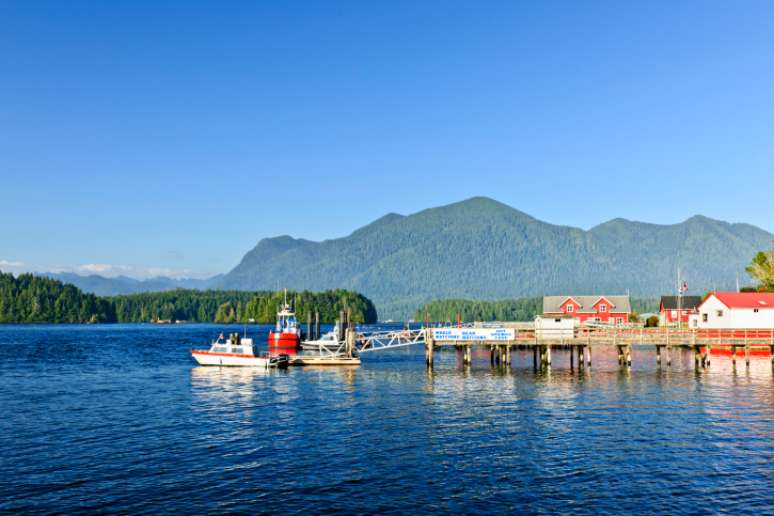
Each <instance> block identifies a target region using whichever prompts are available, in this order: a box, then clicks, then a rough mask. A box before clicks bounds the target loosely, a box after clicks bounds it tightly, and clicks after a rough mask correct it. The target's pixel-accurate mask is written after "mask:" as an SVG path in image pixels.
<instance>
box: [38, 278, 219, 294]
mask: <svg viewBox="0 0 774 516" xmlns="http://www.w3.org/2000/svg"><path fill="white" fill-rule="evenodd" d="M41 276H46V277H48V278H51V279H55V280H59V281H61V282H62V283H70V284H72V285H75V286H76V287H78V288H79V289H81V290H83V291H84V292H90V293H92V294H97V295H98V296H116V295H121V294H137V293H140V292H162V291H165V290H176V289H181V288H183V289H205V288H207V287H208V285H209V284H210V281H211V279H213V280H216V279H217V278H218V276H216V277H214V278H211V279H192V278H183V279H177V278H167V277H165V276H158V277H155V278H148V279H144V280H138V279H134V278H129V277H127V276H116V277H110V278H106V277H104V276H99V275H97V274H89V275H88V276H82V275H80V274H75V273H72V272H47V273H44V274H41Z"/></svg>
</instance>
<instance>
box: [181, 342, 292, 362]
mask: <svg viewBox="0 0 774 516" xmlns="http://www.w3.org/2000/svg"><path fill="white" fill-rule="evenodd" d="M191 356H192V357H193V359H194V360H196V362H197V363H198V364H199V365H203V366H224V367H225V366H236V367H263V368H267V369H268V368H270V367H287V366H288V361H289V358H288V356H287V355H284V354H280V355H270V354H268V353H263V354H260V355H256V354H255V351H254V348H253V339H249V338H246V337H242V338H240V337H239V334H238V333H234V334H232V335H230V336H229V338H228V339H225V338H224V337H223V335H222V334H221V335H220V337H218V339H217V340H216V341H214V342H213V343H212V346H210V349H208V350H205V349H192V350H191Z"/></svg>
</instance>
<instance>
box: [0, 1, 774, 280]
mask: <svg viewBox="0 0 774 516" xmlns="http://www.w3.org/2000/svg"><path fill="white" fill-rule="evenodd" d="M635 4H637V5H635ZM773 163H774V2H771V1H745V2H727V1H722V2H712V1H700V2H699V1H697V2H692V1H687V2H682V1H680V2H675V1H664V2H656V1H653V2H619V1H615V2H558V1H545V2H543V1H535V2H531V3H527V2H515V1H507V2H451V1H439V2H418V1H409V2H399V1H390V2H363V1H353V2H333V1H321V2H244V3H241V2H194V1H185V2H157V1H153V2H141V1H133V2H100V1H93V2H79V1H67V2H61V1H56V2H43V1H34V2H30V1H26V0H24V1H19V2H12V1H4V2H2V3H0V268H2V269H5V270H9V269H10V270H17V271H18V270H23V269H54V268H74V269H76V270H81V271H86V270H100V271H102V272H106V273H108V274H110V273H115V272H116V271H122V270H123V271H125V272H129V273H130V274H134V275H138V276H141V275H147V274H153V273H157V272H166V273H176V274H182V275H196V276H202V275H208V274H212V273H217V272H224V271H227V270H228V269H230V268H231V267H232V266H234V265H235V264H236V263H237V262H238V261H239V259H240V258H241V256H242V255H243V254H244V253H245V252H246V251H247V250H248V249H250V248H251V247H252V246H254V245H255V243H256V242H257V241H258V240H259V239H261V238H263V237H267V236H276V235H280V234H290V235H293V236H296V237H305V238H310V239H315V240H317V239H323V238H332V237H337V236H343V235H346V234H348V233H349V232H351V231H352V230H354V229H356V228H357V227H359V226H362V225H364V224H366V223H368V222H370V221H372V220H373V219H375V218H377V217H380V216H382V215H384V214H385V213H388V212H398V213H406V214H407V213H412V212H415V211H418V210H421V209H424V208H427V207H431V206H437V205H441V204H446V203H449V202H454V201H458V200H462V199H465V198H468V197H471V196H474V195H486V196H490V197H493V198H496V199H498V200H500V201H502V202H505V203H507V204H509V205H511V206H514V207H516V208H518V209H520V210H522V211H525V212H527V213H529V214H531V215H533V216H535V217H538V218H540V219H543V220H546V221H548V222H552V223H557V224H566V225H573V226H579V227H582V228H589V227H591V226H594V225H596V224H598V223H601V222H604V221H605V220H608V219H611V218H614V217H624V218H628V219H635V220H642V221H647V222H656V223H675V222H680V221H682V220H684V219H686V218H688V217H690V216H691V215H694V214H697V213H700V214H704V215H707V216H710V217H713V218H719V219H723V220H729V221H733V222H749V223H753V224H756V225H759V226H761V227H763V228H764V229H767V230H769V231H774V202H772V194H773V193H774V167H773V166H772V164H773ZM88 264H99V266H93V265H88Z"/></svg>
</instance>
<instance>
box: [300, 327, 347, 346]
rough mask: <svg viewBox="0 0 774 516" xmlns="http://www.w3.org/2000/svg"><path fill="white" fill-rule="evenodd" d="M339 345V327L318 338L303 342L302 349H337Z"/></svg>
mask: <svg viewBox="0 0 774 516" xmlns="http://www.w3.org/2000/svg"><path fill="white" fill-rule="evenodd" d="M338 345H339V329H338V328H333V330H331V331H329V332H328V333H326V334H325V335H323V336H322V337H320V338H319V339H317V340H305V341H303V342H302V343H301V349H304V350H306V351H324V350H327V349H336V347H338Z"/></svg>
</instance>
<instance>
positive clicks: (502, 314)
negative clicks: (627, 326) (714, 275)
mask: <svg viewBox="0 0 774 516" xmlns="http://www.w3.org/2000/svg"><path fill="white" fill-rule="evenodd" d="M631 304H632V310H634V311H635V312H637V313H640V314H641V313H646V312H650V313H652V312H657V311H658V306H659V300H658V299H655V298H647V299H632V300H631ZM541 313H543V298H542V297H527V298H520V299H501V300H497V301H481V300H475V299H438V300H435V301H431V302H430V303H427V304H426V305H423V306H421V307H419V308H418V309H417V311H416V312H415V313H414V320H415V321H425V320H427V321H431V322H455V321H457V316H458V315H459V317H460V320H461V321H462V322H474V321H532V320H534V319H535V316H536V315H540V314H541Z"/></svg>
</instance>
